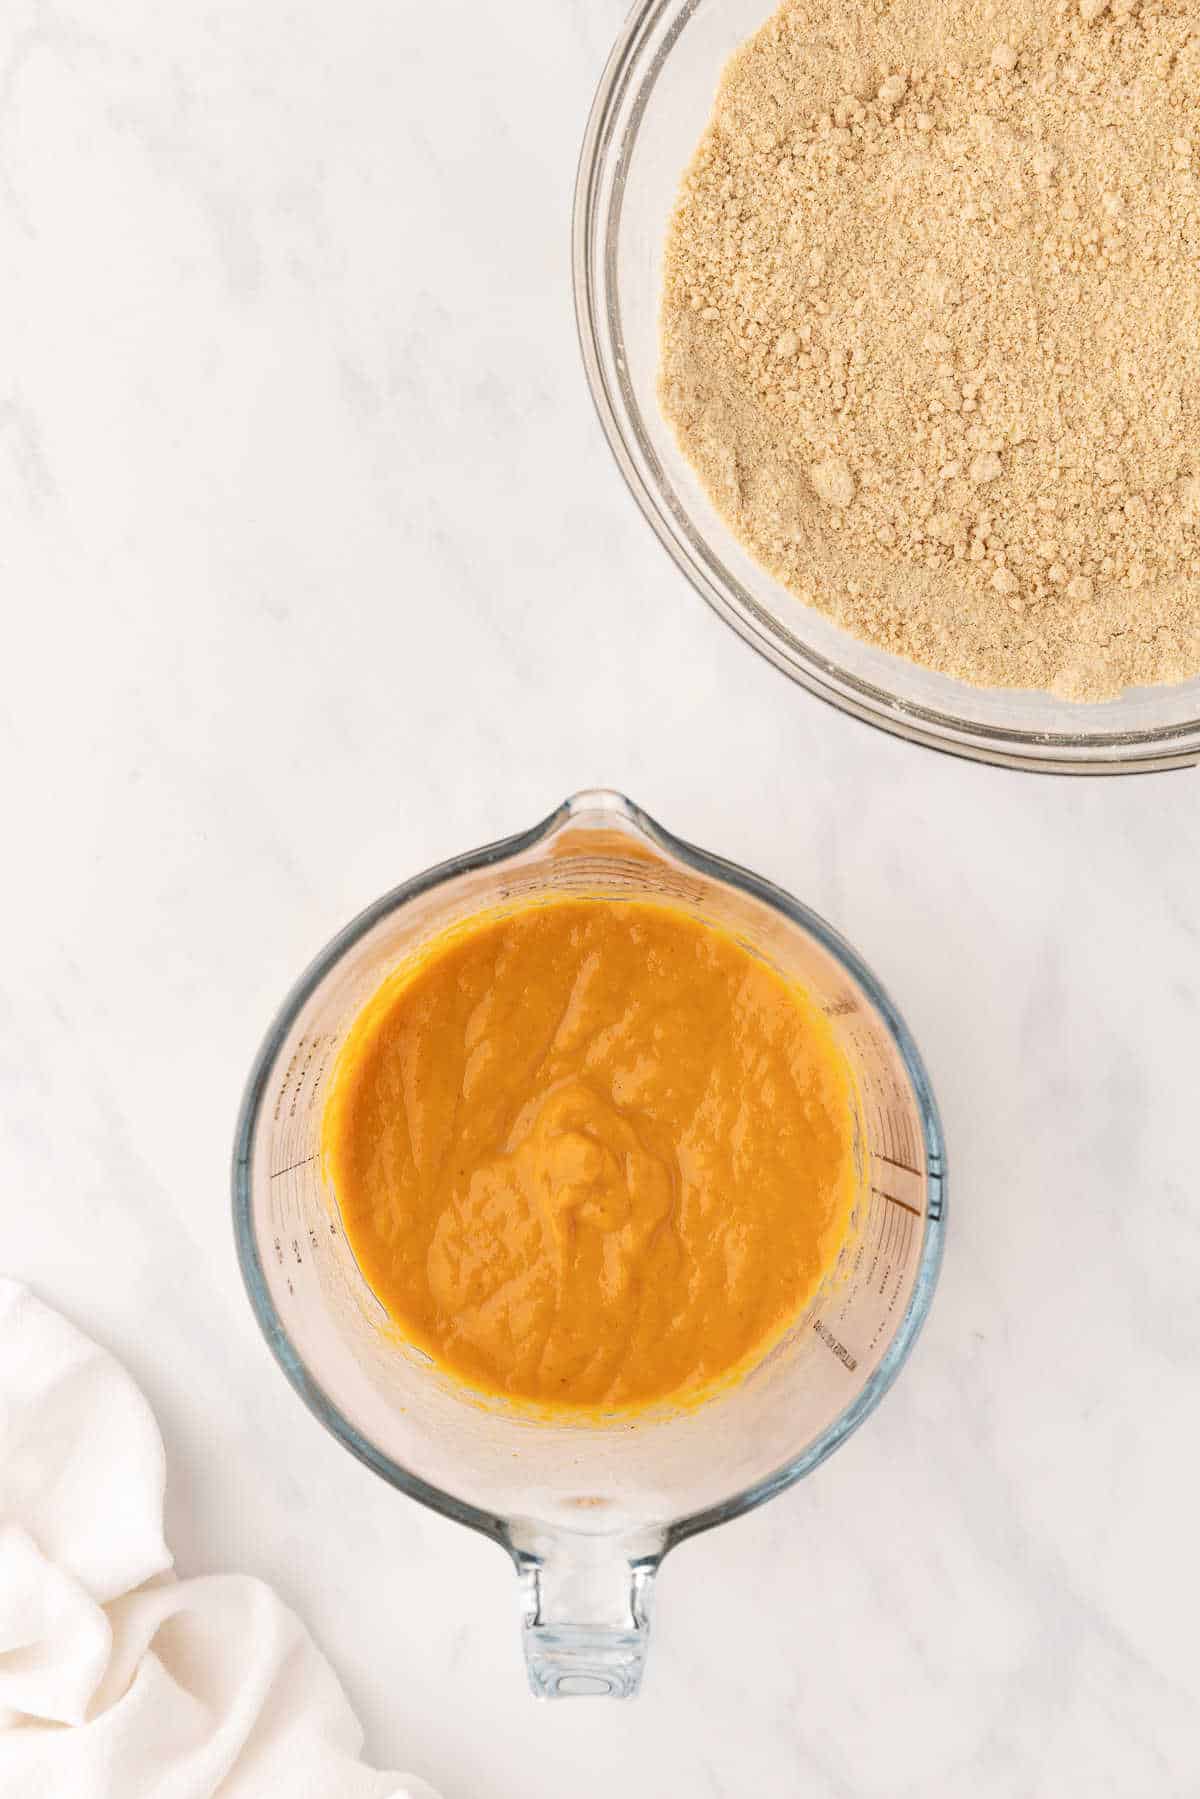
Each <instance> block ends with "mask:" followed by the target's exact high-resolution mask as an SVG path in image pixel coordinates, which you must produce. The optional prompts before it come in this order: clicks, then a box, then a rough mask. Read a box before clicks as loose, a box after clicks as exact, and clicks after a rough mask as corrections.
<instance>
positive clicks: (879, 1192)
mask: <svg viewBox="0 0 1200 1799" xmlns="http://www.w3.org/2000/svg"><path fill="white" fill-rule="evenodd" d="M871 1191H872V1193H874V1194H875V1196H876V1198H877V1199H886V1200H887V1202H888V1204H889V1206H899V1207H900V1209H901V1211H904V1212H911V1213H912V1215H913V1217H914V1218H919V1217H920V1216H921V1209H920V1207H919V1206H910V1205H909V1203H908V1201H907V1200H906V1199H897V1198H896V1195H895V1194H894V1193H885V1192H884V1191H883V1189H882V1187H872V1188H871Z"/></svg>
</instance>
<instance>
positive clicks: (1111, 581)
mask: <svg viewBox="0 0 1200 1799" xmlns="http://www.w3.org/2000/svg"><path fill="white" fill-rule="evenodd" d="M660 398H661V404H662V407H663V410H664V413H665V414H666V417H667V418H668V420H669V421H670V423H671V424H672V426H673V428H674V430H675V432H676V434H677V436H678V438H679V442H680V445H681V447H682V449H683V451H684V453H685V455H686V456H687V457H688V459H689V460H690V461H691V462H692V463H693V465H694V466H695V468H696V469H697V471H698V472H699V474H700V476H701V478H702V480H703V481H704V483H705V486H706V487H707V489H708V491H709V493H710V494H711V495H712V498H713V500H714V502H715V503H716V505H717V506H718V507H719V509H720V510H721V512H722V514H723V515H724V516H725V518H726V519H727V520H728V522H729V524H730V525H731V527H732V528H733V530H734V531H735V532H736V533H737V535H738V536H739V537H740V538H741V539H742V540H743V542H744V543H745V544H746V545H747V547H748V548H749V549H750V550H751V551H752V553H753V554H754V555H755V556H756V557H757V558H758V560H759V561H761V562H762V563H764V564H765V565H766V566H767V567H768V568H769V569H770V570H771V571H772V572H773V573H774V574H775V575H776V576H777V577H778V578H779V579H780V580H781V581H783V582H784V583H785V584H786V585H787V586H788V587H789V588H791V589H792V590H793V591H794V592H795V593H797V594H798V595H799V596H800V598H801V599H803V600H805V601H808V602H809V603H811V604H814V605H817V606H819V607H820V608H821V609H822V610H823V611H825V612H827V613H829V614H830V615H831V616H832V617H833V618H834V619H836V620H837V622H838V623H839V624H841V625H844V626H845V627H846V628H847V629H848V630H850V631H852V632H854V633H855V634H856V635H857V636H859V637H862V638H865V639H866V640H868V641H869V642H871V643H874V644H878V645H880V646H882V647H883V648H884V649H887V650H892V651H895V652H897V653H898V654H900V655H902V656H906V657H909V658H910V659H912V660H913V661H915V662H919V663H923V664H925V665H926V666H927V667H930V668H934V669H938V670H941V671H942V672H944V673H946V674H950V675H955V676H958V677H959V678H960V679H962V680H966V681H971V682H974V683H976V684H978V685H982V686H1004V687H1033V688H1048V689H1050V690H1051V691H1053V692H1054V693H1056V694H1058V695H1060V696H1062V697H1064V698H1069V699H1077V700H1098V699H1104V698H1108V697H1111V696H1112V695H1114V694H1117V693H1119V692H1120V691H1121V690H1122V689H1123V688H1125V687H1128V686H1137V685H1142V684H1147V683H1153V682H1169V681H1180V680H1184V679H1186V678H1189V677H1191V676H1194V675H1197V674H1200V5H1197V0H936V3H934V4H931V0H786V3H785V4H784V5H783V6H782V7H781V8H780V10H779V11H778V12H777V13H776V14H775V15H774V17H773V18H772V19H771V20H770V21H769V22H768V23H767V24H766V25H765V26H764V27H763V29H762V30H761V31H760V32H759V33H758V34H757V36H755V37H754V38H752V39H751V40H750V42H749V43H747V44H746V45H744V46H743V48H742V49H741V50H740V51H739V52H738V53H737V54H736V55H735V56H734V57H733V59H732V61H731V62H730V63H729V65H728V67H727V68H726V70H725V73H724V77H723V79H722V82H721V87H720V91H719V94H718V97H717V103H716V109H715V112H714V114H713V117H712V120H711V122H710V124H709V127H708V130H707V131H706V132H705V135H704V138H703V140H702V142H701V144H700V147H699V150H698V152H697V154H696V158H695V160H694V162H693V163H692V166H691V168H690V169H689V170H688V172H687V174H686V175H685V177H684V181H683V186H682V190H681V194H680V198H679V202H678V205H677V208H676V211H675V214H674V218H673V220H672V224H671V230H670V235H669V238H668V243H667V252H666V268H665V287H664V299H663V316H662V359H661V369H660Z"/></svg>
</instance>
